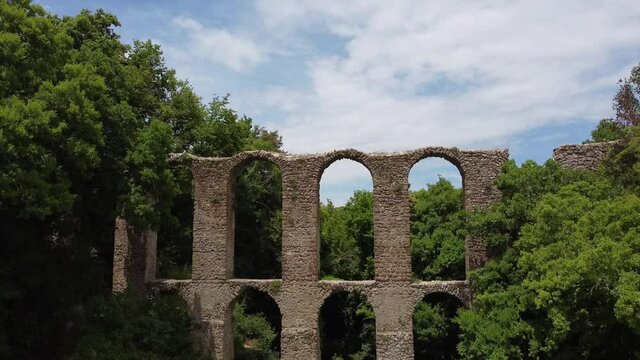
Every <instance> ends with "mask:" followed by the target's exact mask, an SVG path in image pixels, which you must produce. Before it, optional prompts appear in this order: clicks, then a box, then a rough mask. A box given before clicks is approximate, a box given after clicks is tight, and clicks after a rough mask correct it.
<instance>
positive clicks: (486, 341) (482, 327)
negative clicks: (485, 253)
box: [457, 162, 640, 359]
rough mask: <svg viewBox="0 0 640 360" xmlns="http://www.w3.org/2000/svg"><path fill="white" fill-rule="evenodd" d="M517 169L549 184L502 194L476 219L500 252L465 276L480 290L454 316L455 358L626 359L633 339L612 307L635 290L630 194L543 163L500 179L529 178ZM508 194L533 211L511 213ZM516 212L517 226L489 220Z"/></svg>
mask: <svg viewBox="0 0 640 360" xmlns="http://www.w3.org/2000/svg"><path fill="white" fill-rule="evenodd" d="M514 170H515V171H514ZM525 171H527V172H532V171H533V172H534V173H538V174H539V175H543V174H545V176H544V177H543V178H547V179H551V178H553V177H556V180H555V181H546V182H545V181H536V183H537V184H541V185H543V186H544V185H546V189H543V188H540V190H542V191H536V189H535V188H533V187H528V186H523V185H525V184H522V183H521V185H520V190H519V191H518V192H513V193H511V194H510V196H509V192H508V191H506V193H507V196H506V199H505V200H503V201H502V202H501V203H499V204H498V205H496V206H494V207H492V208H491V209H490V210H488V211H487V212H485V213H484V214H481V215H480V216H479V219H478V220H477V221H479V224H481V226H480V228H484V229H485V231H486V232H485V234H486V235H487V239H491V240H492V241H493V242H494V244H495V243H500V244H501V246H500V248H501V249H502V250H503V251H502V253H501V254H502V256H501V257H499V258H497V259H495V260H492V261H490V262H489V263H488V264H487V266H485V268H483V269H481V270H478V271H477V272H476V273H475V274H474V277H473V281H474V283H475V284H476V287H477V288H478V290H479V292H478V293H477V295H476V299H475V302H474V307H473V308H472V309H471V310H462V311H461V312H460V316H459V318H458V320H457V321H458V323H459V324H460V327H461V329H462V333H463V335H462V342H461V344H460V345H459V346H458V350H459V351H460V354H461V355H462V356H463V357H465V358H490V359H507V358H509V359H513V358H522V359H525V358H536V357H543V358H547V357H554V358H556V357H557V358H575V357H587V358H605V357H606V358H609V357H615V358H634V356H636V355H637V354H636V355H633V354H634V353H637V351H638V349H637V348H636V347H635V345H633V344H635V343H637V341H638V336H639V333H637V332H636V331H635V330H634V329H633V327H632V326H630V325H629V322H628V320H626V318H624V317H620V316H619V315H618V314H619V313H620V310H618V309H617V308H619V307H621V306H622V305H616V304H618V303H629V302H628V300H627V299H628V298H627V297H626V296H636V295H638V294H637V292H635V291H637V290H640V289H637V288H636V289H635V290H632V287H629V285H628V284H629V283H627V281H630V282H631V283H633V280H627V279H630V277H629V275H627V273H634V272H637V269H636V265H635V263H636V261H635V260H633V256H632V255H631V254H633V253H634V252H636V251H637V250H636V245H635V244H636V242H637V241H638V240H637V239H638V237H637V235H636V232H637V229H636V227H638V226H640V221H638V220H640V219H636V216H635V215H634V212H635V210H632V209H633V208H634V207H635V206H637V202H638V199H637V197H636V196H635V195H629V194H627V195H625V194H624V193H623V191H622V190H621V189H620V188H619V187H616V186H615V185H614V184H612V183H611V182H610V181H608V180H607V179H605V178H602V177H601V176H598V175H597V174H586V173H582V172H578V171H569V170H563V169H559V168H557V165H553V164H552V163H551V162H547V163H546V164H545V166H544V167H537V166H535V165H533V164H529V165H527V166H526V169H525V166H524V165H523V167H522V169H521V170H516V169H514V168H512V169H511V170H508V169H507V173H506V174H504V175H503V177H502V178H501V180H500V183H501V184H502V185H505V184H508V183H512V184H513V183H518V181H511V180H509V178H514V179H517V178H523V179H524V178H527V179H531V180H533V179H535V178H536V177H535V176H530V175H527V176H526V177H521V176H520V175H522V174H524V173H525ZM509 172H512V174H513V175H509ZM518 173H520V174H518ZM554 174H555V175H554ZM549 175H554V176H549ZM533 181H535V180H533ZM503 190H504V189H503ZM503 193H505V192H504V191H503ZM536 193H538V194H536ZM509 197H511V198H512V199H513V198H519V199H523V201H522V202H524V199H529V206H532V208H531V209H529V210H525V211H521V210H520V211H519V210H517V207H518V206H521V205H520V204H515V203H511V199H509ZM524 203H525V204H526V202H524ZM510 208H511V209H510ZM518 212H519V213H521V214H522V215H526V216H522V217H520V218H521V219H522V221H521V222H518V223H514V222H506V223H505V222H502V221H500V220H498V219H500V218H502V219H505V220H506V219H508V218H507V217H505V216H504V215H503V214H517V213H518ZM623 214H624V215H623ZM496 220H498V221H496ZM494 225H497V226H494ZM489 229H493V230H490V231H489ZM496 230H497V231H498V232H502V236H496V235H497V234H496ZM510 233H511V234H513V235H510ZM512 236H513V237H512ZM628 277H629V278H628ZM632 286H633V285H632ZM622 288H624V289H625V290H621V289H622ZM622 293H625V294H626V296H625V298H624V299H623V298H620V297H619V295H618V294H622ZM629 304H631V303H629ZM622 307H625V308H626V309H627V311H629V312H628V313H627V314H629V315H631V318H633V316H637V314H633V312H634V310H631V309H633V305H630V306H622Z"/></svg>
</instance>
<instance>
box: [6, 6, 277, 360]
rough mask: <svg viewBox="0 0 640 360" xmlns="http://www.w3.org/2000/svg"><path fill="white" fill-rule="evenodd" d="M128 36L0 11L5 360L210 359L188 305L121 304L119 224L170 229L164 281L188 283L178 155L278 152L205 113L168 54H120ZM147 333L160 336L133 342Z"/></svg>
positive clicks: (183, 183) (163, 238)
mask: <svg viewBox="0 0 640 360" xmlns="http://www.w3.org/2000/svg"><path fill="white" fill-rule="evenodd" d="M118 25H119V24H118V21H117V19H116V18H115V16H113V15H111V14H109V13H106V12H104V11H102V10H98V11H96V12H89V11H83V12H81V13H80V14H79V15H77V16H73V17H64V18H59V17H57V16H55V15H51V14H49V13H47V12H46V11H44V10H43V9H42V8H41V7H40V6H37V5H33V4H31V3H30V2H29V1H26V0H16V1H1V2H0V54H1V55H0V58H2V61H0V83H1V84H2V86H1V89H2V90H0V153H2V154H3V155H2V157H1V158H0V212H1V213H2V217H1V219H0V239H2V241H1V243H0V247H1V248H0V305H1V306H0V358H11V359H27V358H28V359H39V358H48V359H55V358H61V357H64V356H66V355H71V354H73V356H75V357H89V358H91V356H93V355H91V348H92V347H93V346H94V345H92V344H94V343H95V342H96V341H98V340H99V342H100V343H101V344H102V345H101V346H102V347H100V348H96V350H97V349H99V350H100V354H97V355H96V356H107V357H109V354H111V355H112V356H111V358H113V356H115V355H114V354H120V355H122V356H116V357H120V358H126V356H130V357H131V356H133V357H136V358H158V359H168V358H175V356H176V355H175V354H177V353H178V352H181V353H184V354H186V356H187V355H189V354H190V355H189V356H191V355H193V356H192V358H196V356H199V355H197V354H196V353H194V352H190V351H191V350H189V348H190V346H191V345H189V344H188V343H187V342H186V341H182V340H184V339H186V338H188V334H190V332H191V327H192V324H191V323H190V320H188V321H187V319H188V318H184V317H183V315H185V314H186V313H185V308H184V306H182V305H180V304H177V303H176V305H175V306H169V305H167V304H168V303H167V302H170V301H172V300H170V299H169V298H167V299H164V298H163V296H164V295H159V296H157V297H155V298H153V299H138V300H135V301H133V300H132V301H128V300H126V299H120V298H117V297H116V298H112V297H111V295H110V282H111V263H112V253H113V228H114V219H115V217H116V216H118V215H119V214H123V215H124V216H125V217H126V218H127V219H128V220H129V222H130V223H132V224H134V225H135V226H137V227H138V228H141V229H143V228H147V227H151V228H154V229H159V232H160V251H159V260H160V261H159V264H160V272H159V273H160V275H161V276H179V277H188V275H189V272H190V271H189V264H188V263H189V262H190V256H189V255H187V254H189V253H190V246H191V244H190V242H191V230H190V229H189V227H190V225H188V224H189V217H190V216H192V213H191V211H192V210H191V209H192V200H191V192H192V188H191V186H192V185H191V178H190V174H189V172H188V170H186V166H178V167H176V168H174V169H172V168H169V166H168V165H167V163H166V161H165V159H166V157H167V155H168V153H169V152H172V151H173V152H180V151H189V152H190V153H193V154H197V155H204V156H229V155H232V154H234V153H237V152H239V151H243V150H253V149H267V150H277V149H279V147H280V137H279V136H278V134H277V133H275V132H269V131H266V130H265V129H263V128H260V127H257V126H254V125H253V124H252V120H251V119H249V118H246V117H240V116H238V115H237V114H236V113H235V112H234V111H233V110H231V109H230V108H229V107H228V102H227V99H226V98H218V97H213V99H212V101H211V102H210V103H209V104H206V105H205V104H202V103H201V100H200V98H199V97H198V96H196V95H195V94H194V92H193V90H192V89H191V87H190V86H189V85H188V84H187V83H185V82H183V81H180V80H178V79H176V77H175V74H174V71H173V70H171V69H169V68H167V67H166V65H165V64H164V59H163V58H162V52H161V51H160V48H159V47H158V46H157V45H154V44H153V43H151V42H150V41H136V42H134V44H133V45H126V44H123V43H121V42H120V40H119V37H118V35H117V34H116V33H115V31H114V27H116V26H118ZM274 196H277V194H274ZM252 202H253V199H251V198H249V199H246V201H245V206H248V205H247V204H251V203H252ZM187 209H188V210H187ZM167 296H169V295H167ZM98 305H99V306H98ZM160 308H162V312H163V313H162V316H160V311H159V310H157V309H160ZM140 312H144V314H142V313H140ZM134 313H136V314H134ZM138 313H140V314H138ZM98 314H102V315H100V316H97V315H98ZM123 314H127V315H126V316H124V315H123ZM134 315H140V316H141V317H136V316H134ZM145 316H146V317H145ZM161 317H162V319H161ZM123 319H124V320H126V321H124V320H123ZM164 319H167V320H166V321H165V320H164ZM129 320H130V321H131V322H129ZM142 323H145V324H146V323H148V325H150V326H152V327H153V326H156V325H152V324H153V323H157V324H158V325H157V326H156V328H157V329H158V330H157V334H158V335H157V336H156V335H154V334H155V333H154V332H153V331H150V333H149V334H148V335H149V337H139V336H138V335H135V334H136V331H139V329H140V327H141V326H143V325H142ZM106 329H109V331H106ZM137 329H138V330H137ZM162 333H165V335H162ZM178 333H179V334H181V336H183V337H177V338H175V339H174V338H173V337H174V335H175V334H178ZM115 334H118V337H117V338H109V337H110V336H115ZM167 334H170V335H171V334H173V335H171V338H167V336H168V335H167ZM134 335H135V336H134ZM163 336H164V337H163ZM158 337H160V338H158ZM180 339H182V340H180ZM139 341H141V342H142V343H138V342H139ZM159 341H164V342H165V344H164V345H162V346H160V345H158V344H157V343H158V342H159ZM170 342H171V343H173V344H174V345H175V346H177V348H171V347H170V346H169V344H170ZM143 343H144V344H143ZM145 344H146V345H145ZM187 345H188V346H187ZM131 349H137V350H135V351H138V352H135V351H133V350H131ZM129 350H131V352H130V353H127V355H125V353H123V351H124V352H127V351H129ZM196 350H197V349H196ZM196 350H194V351H196Z"/></svg>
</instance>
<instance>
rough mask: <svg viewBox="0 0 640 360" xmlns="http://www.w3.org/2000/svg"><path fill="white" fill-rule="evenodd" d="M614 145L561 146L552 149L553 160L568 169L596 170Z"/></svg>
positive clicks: (611, 143) (610, 142)
mask: <svg viewBox="0 0 640 360" xmlns="http://www.w3.org/2000/svg"><path fill="white" fill-rule="evenodd" d="M616 143H617V142H616V141H609V142H602V143H592V144H571V145H562V146H559V147H557V148H555V149H553V159H554V160H555V161H557V162H559V163H560V164H562V165H563V166H565V167H568V168H572V169H587V170H596V169H597V168H598V166H600V163H602V160H604V158H605V156H607V153H608V152H609V150H611V149H612V148H613V146H614V145H615V144H616Z"/></svg>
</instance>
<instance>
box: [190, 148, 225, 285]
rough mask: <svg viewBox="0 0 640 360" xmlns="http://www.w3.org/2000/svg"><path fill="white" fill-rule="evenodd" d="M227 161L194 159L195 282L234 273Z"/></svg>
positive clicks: (216, 278) (221, 277) (220, 278)
mask: <svg viewBox="0 0 640 360" xmlns="http://www.w3.org/2000/svg"><path fill="white" fill-rule="evenodd" d="M225 165H226V162H223V161H216V160H194V162H193V179H194V184H195V187H194V212H193V259H192V261H193V265H192V266H193V270H192V279H193V281H212V280H217V281H223V280H226V279H228V278H230V277H232V276H233V221H234V219H233V216H232V214H233V209H232V201H233V200H232V197H231V195H230V193H229V190H230V185H229V181H230V180H229V177H230V173H229V170H228V168H227V167H228V166H225Z"/></svg>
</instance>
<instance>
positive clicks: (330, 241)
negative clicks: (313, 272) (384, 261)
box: [320, 190, 374, 280]
mask: <svg viewBox="0 0 640 360" xmlns="http://www.w3.org/2000/svg"><path fill="white" fill-rule="evenodd" d="M320 259H321V263H320V276H321V277H322V278H338V279H348V280H364V279H373V276H374V262H373V194H372V193H371V192H370V191H364V190H357V191H355V192H354V193H353V196H352V197H351V198H350V199H349V200H348V201H347V203H346V204H345V205H344V206H341V207H335V206H334V205H333V203H331V201H329V202H328V203H327V205H324V204H322V205H321V207H320Z"/></svg>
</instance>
